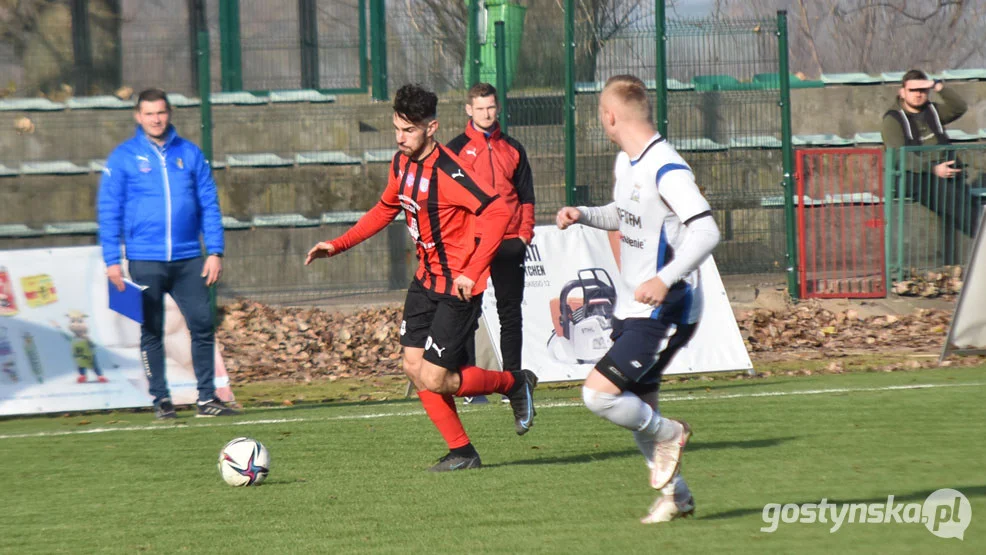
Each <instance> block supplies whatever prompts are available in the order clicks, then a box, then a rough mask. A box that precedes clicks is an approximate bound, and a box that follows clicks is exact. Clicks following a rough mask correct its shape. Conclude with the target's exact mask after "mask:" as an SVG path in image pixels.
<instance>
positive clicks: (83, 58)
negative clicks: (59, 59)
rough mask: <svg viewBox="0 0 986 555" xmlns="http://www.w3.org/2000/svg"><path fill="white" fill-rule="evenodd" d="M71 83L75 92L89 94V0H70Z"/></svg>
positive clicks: (90, 42) (90, 60)
mask: <svg viewBox="0 0 986 555" xmlns="http://www.w3.org/2000/svg"><path fill="white" fill-rule="evenodd" d="M71 9H72V56H73V58H74V60H75V63H74V64H73V67H72V73H73V74H74V75H73V77H74V78H73V79H72V85H73V86H75V94H77V95H79V96H86V95H88V94H89V84H90V79H91V77H92V39H91V36H92V35H91V33H90V28H89V0H72V8H71Z"/></svg>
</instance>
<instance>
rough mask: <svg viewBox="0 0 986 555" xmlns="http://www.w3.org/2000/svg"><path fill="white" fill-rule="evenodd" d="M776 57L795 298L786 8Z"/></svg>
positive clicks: (779, 19)
mask: <svg viewBox="0 0 986 555" xmlns="http://www.w3.org/2000/svg"><path fill="white" fill-rule="evenodd" d="M777 36H778V45H777V49H778V51H779V52H778V61H779V64H778V65H779V66H780V67H779V68H778V70H779V73H780V81H781V83H780V84H781V100H780V103H779V104H780V108H781V150H782V151H783V156H784V224H785V228H786V230H787V256H786V260H785V268H784V270H785V271H786V272H787V291H788V294H790V295H791V298H792V299H797V298H798V274H797V267H798V251H797V242H796V241H795V238H796V231H795V230H796V226H795V221H794V220H795V218H794V148H793V145H792V144H791V78H790V77H789V76H788V60H787V55H788V52H787V11H786V10H778V12H777Z"/></svg>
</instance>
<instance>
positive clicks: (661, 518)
mask: <svg viewBox="0 0 986 555" xmlns="http://www.w3.org/2000/svg"><path fill="white" fill-rule="evenodd" d="M694 514H695V499H694V498H693V497H692V496H690V495H689V496H688V500H687V501H685V502H684V503H683V504H681V505H678V504H677V503H675V502H674V496H673V495H661V496H660V497H658V498H657V500H656V501H654V504H653V505H651V506H650V510H649V512H648V513H647V516H645V517H644V518H642V519H640V522H641V523H643V524H654V523H655V522H671V521H672V520H674V519H676V518H685V517H689V516H692V515H694Z"/></svg>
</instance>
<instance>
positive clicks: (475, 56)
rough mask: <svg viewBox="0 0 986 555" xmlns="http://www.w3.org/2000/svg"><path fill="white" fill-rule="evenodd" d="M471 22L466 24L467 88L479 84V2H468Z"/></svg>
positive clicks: (473, 0)
mask: <svg viewBox="0 0 986 555" xmlns="http://www.w3.org/2000/svg"><path fill="white" fill-rule="evenodd" d="M467 2H468V3H469V16H468V17H469V21H468V22H467V23H466V88H471V87H472V86H473V85H475V84H476V83H479V0H467Z"/></svg>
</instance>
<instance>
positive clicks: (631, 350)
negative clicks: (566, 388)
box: [596, 318, 698, 395]
mask: <svg viewBox="0 0 986 555" xmlns="http://www.w3.org/2000/svg"><path fill="white" fill-rule="evenodd" d="M675 320H677V318H658V319H656V320H652V319H650V318H628V319H626V320H618V319H616V318H614V319H613V333H612V338H613V346H612V347H610V349H609V351H607V352H606V354H605V355H603V358H602V359H600V360H599V362H598V363H596V370H598V371H599V373H601V374H602V375H603V376H606V378H607V379H608V380H609V381H611V382H613V384H614V385H616V386H617V387H619V388H620V389H621V390H623V391H629V392H631V393H635V394H637V395H646V394H648V393H653V392H654V391H657V390H658V388H659V387H660V385H661V375H662V374H664V369H665V368H667V366H668V363H670V362H671V359H672V358H674V355H675V353H677V352H678V351H679V350H680V349H681V348H682V347H684V346H685V344H687V343H688V340H689V339H691V338H692V335H694V334H695V328H696V327H698V324H679V323H676V322H675Z"/></svg>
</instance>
